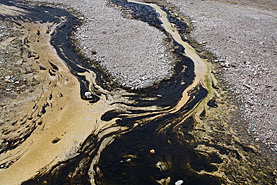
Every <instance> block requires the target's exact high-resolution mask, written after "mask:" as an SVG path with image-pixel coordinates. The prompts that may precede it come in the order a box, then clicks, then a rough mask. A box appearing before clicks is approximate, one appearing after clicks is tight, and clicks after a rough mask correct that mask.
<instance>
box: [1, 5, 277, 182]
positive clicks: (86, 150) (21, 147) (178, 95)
mask: <svg viewBox="0 0 277 185" xmlns="http://www.w3.org/2000/svg"><path fill="white" fill-rule="evenodd" d="M110 3H112V4H113V5H114V6H117V7H119V8H120V9H121V10H122V11H125V12H126V13H128V14H129V15H130V16H131V17H132V18H134V19H138V21H144V22H147V23H149V25H151V26H154V27H156V28H157V29H159V30H161V31H162V32H164V34H165V35H166V36H167V37H168V39H169V40H170V42H171V43H172V46H173V47H174V49H173V50H174V52H173V55H174V56H175V57H176V60H177V62H176V64H175V67H174V72H175V75H174V76H173V77H171V79H169V80H164V81H162V82H160V83H159V84H157V85H156V86H155V87H151V88H146V89H141V90H130V89H126V88H124V87H117V86H113V85H111V84H112V83H111V81H110V80H109V79H108V78H107V77H106V76H105V75H104V74H103V72H102V71H101V70H99V68H97V67H95V66H93V65H88V63H87V62H85V59H83V58H82V57H81V56H78V54H77V52H76V51H75V50H74V47H73V45H72V41H71V39H70V38H71V33H72V31H73V30H74V29H76V28H77V27H78V25H79V24H80V22H79V20H78V19H77V18H76V17H75V16H73V15H72V14H70V13H68V12H67V11H66V10H63V9H60V8H53V7H48V6H35V5H32V4H24V3H19V2H16V1H7V0H1V4H0V6H1V8H0V11H1V15H0V17H1V19H2V20H5V21H11V22H13V23H14V24H15V25H16V26H17V27H18V29H20V30H22V32H23V33H24V34H23V35H21V40H22V45H23V49H22V57H23V60H25V62H29V63H32V65H33V66H34V67H36V68H37V69H38V70H37V71H38V72H37V73H36V74H35V77H36V79H37V80H39V81H40V84H39V85H37V87H36V89H38V90H39V91H40V93H39V95H38V96H36V97H35V98H29V99H28V98H27V99H26V100H25V101H24V103H23V104H21V105H20V106H19V107H18V114H17V115H14V117H13V123H12V124H10V123H6V124H4V125H2V126H1V129H2V131H1V132H2V136H1V138H2V140H1V141H2V143H1V150H0V153H1V155H0V184H3V185H4V184H9V185H11V184H55V185H56V184H107V185H111V184H141V185H142V184H143V185H145V184H175V183H176V184H182V183H183V184H194V185H195V184H213V185H214V184H274V183H275V178H276V172H274V169H272V168H270V166H267V165H263V164H264V163H263V161H264V160H261V159H260V158H261V157H260V155H259V153H258V152H257V150H258V149H257V148H256V147H255V146H254V145H253V146H252V145H246V144H243V143H242V142H241V140H240V139H239V138H238V137H236V135H235V133H234V132H233V131H232V129H231V128H230V127H229V125H228V124H227V121H226V120H227V119H229V117H228V116H230V115H229V114H230V113H231V112H232V111H233V110H232V109H234V108H232V106H230V105H229V104H228V102H226V101H224V96H225V94H224V91H222V90H221V89H220V87H218V84H217V81H216V79H215V78H214V76H213V73H212V64H211V62H209V61H207V60H205V59H203V58H201V57H200V56H199V55H198V54H197V52H196V51H195V49H194V48H193V47H191V46H190V45H189V41H188V40H186V39H185V38H184V30H185V29H186V26H187V25H186V23H185V22H184V21H182V19H180V18H178V17H177V16H175V14H173V13H171V11H168V10H167V9H166V7H162V6H158V5H156V4H153V3H143V2H137V1H134V0H130V1H124V0H111V2H110ZM181 33H182V34H181ZM30 96H32V95H30ZM219 115H221V116H219ZM221 117H225V119H221ZM7 124H8V125H7Z"/></svg>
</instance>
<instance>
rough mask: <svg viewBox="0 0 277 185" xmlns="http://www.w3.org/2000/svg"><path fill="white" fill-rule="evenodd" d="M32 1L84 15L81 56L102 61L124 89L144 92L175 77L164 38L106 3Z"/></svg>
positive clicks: (159, 32)
mask: <svg viewBox="0 0 277 185" xmlns="http://www.w3.org/2000/svg"><path fill="white" fill-rule="evenodd" d="M33 1H41V2H48V3H62V4H64V5H66V6H67V7H71V8H73V9H75V10H77V11H79V12H81V13H82V14H83V15H84V16H85V18H84V21H85V23H84V24H83V25H82V26H81V27H80V28H79V29H78V31H77V33H76V38H77V39H78V40H79V43H80V48H81V49H82V52H83V53H85V54H86V55H87V56H89V57H90V58H91V59H96V60H98V61H100V65H101V66H102V67H103V68H104V69H106V70H107V71H108V72H109V73H110V74H111V75H112V76H113V77H114V78H115V79H116V80H117V81H119V83H121V84H122V85H125V86H127V87H135V88H142V87H146V86H150V85H152V84H153V83H154V82H157V81H160V80H163V79H164V78H166V77H169V76H170V75H171V74H172V65H171V62H170V60H169V59H168V58H167V57H166V56H165V55H166V54H165V53H166V52H165V50H166V47H165V46H164V44H163V40H164V39H165V38H166V37H165V35H164V34H163V33H162V32H161V31H159V30H157V29H156V28H153V27H151V26H149V25H148V24H147V23H144V22H142V21H137V20H131V19H126V18H124V17H123V16H122V15H121V12H120V11H119V10H116V9H115V8H112V7H108V6H107V1H106V0H97V1H90V0H84V1H82V2H80V1H76V0H63V1H60V0H33ZM91 51H96V55H92V53H91Z"/></svg>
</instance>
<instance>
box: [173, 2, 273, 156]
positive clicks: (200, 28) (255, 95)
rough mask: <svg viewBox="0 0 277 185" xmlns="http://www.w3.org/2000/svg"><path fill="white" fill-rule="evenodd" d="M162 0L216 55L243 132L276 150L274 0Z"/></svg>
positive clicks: (196, 37)
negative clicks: (244, 126) (173, 7)
mask: <svg viewBox="0 0 277 185" xmlns="http://www.w3.org/2000/svg"><path fill="white" fill-rule="evenodd" d="M168 1H169V2H170V3H172V4H174V5H176V6H177V7H178V8H180V11H181V12H182V14H183V15H185V16H187V17H190V19H191V21H192V23H193V27H194V28H193V31H192V32H191V36H192V37H193V38H194V39H196V41H197V42H198V43H200V44H202V46H204V48H205V49H207V50H209V51H210V52H212V53H214V54H215V55H216V56H217V57H218V60H216V61H214V62H218V63H219V65H220V66H221V67H222V68H221V69H220V70H219V71H218V72H223V77H224V81H225V82H227V84H226V86H227V89H228V90H229V91H232V92H233V93H234V95H235V96H236V97H237V98H238V99H239V100H241V102H242V104H241V105H240V108H241V111H242V113H243V116H244V119H245V120H246V121H247V122H248V127H247V129H248V133H249V134H250V135H253V136H254V137H253V139H254V140H255V142H257V143H259V142H263V143H265V144H267V145H268V146H269V147H271V148H272V149H273V150H275V151H276V150H277V145H276V142H277V127H276V121H277V120H276V112H277V109H276V103H277V98H276V90H277V89H276V82H277V78H276V77H277V74H276V61H277V47H276V41H277V32H276V30H277V11H276V8H277V6H276V5H277V3H276V1H271V0H261V1H258V0H249V1H238V0H232V1H223V0H218V1H217V0H215V1H209V0H204V1H203V0H187V1H182V0H168Z"/></svg>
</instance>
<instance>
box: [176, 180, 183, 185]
mask: <svg viewBox="0 0 277 185" xmlns="http://www.w3.org/2000/svg"><path fill="white" fill-rule="evenodd" d="M182 184H184V181H183V180H178V181H176V182H175V185H182Z"/></svg>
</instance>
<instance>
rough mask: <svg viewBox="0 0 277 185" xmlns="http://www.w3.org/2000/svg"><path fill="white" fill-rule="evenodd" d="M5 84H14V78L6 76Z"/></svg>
mask: <svg viewBox="0 0 277 185" xmlns="http://www.w3.org/2000/svg"><path fill="white" fill-rule="evenodd" d="M5 82H7V83H13V82H14V78H13V76H5Z"/></svg>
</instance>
